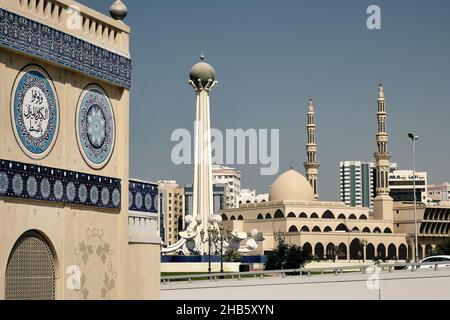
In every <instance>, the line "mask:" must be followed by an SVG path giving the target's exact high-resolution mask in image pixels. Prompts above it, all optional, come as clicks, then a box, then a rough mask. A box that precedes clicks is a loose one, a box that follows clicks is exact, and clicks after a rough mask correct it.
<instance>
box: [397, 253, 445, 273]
mask: <svg viewBox="0 0 450 320" xmlns="http://www.w3.org/2000/svg"><path fill="white" fill-rule="evenodd" d="M445 262H447V263H445ZM420 263H421V264H424V265H421V266H420V267H419V269H433V268H434V267H435V263H439V265H438V268H450V256H431V257H427V258H425V259H423V260H421V261H420ZM411 268H412V267H411V266H409V267H406V268H405V269H408V270H411Z"/></svg>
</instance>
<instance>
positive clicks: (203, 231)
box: [200, 230, 211, 274]
mask: <svg viewBox="0 0 450 320" xmlns="http://www.w3.org/2000/svg"><path fill="white" fill-rule="evenodd" d="M200 237H201V242H202V243H206V242H208V274H211V230H208V237H207V238H206V239H205V230H202V231H200Z"/></svg>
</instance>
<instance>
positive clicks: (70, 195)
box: [66, 182, 77, 202]
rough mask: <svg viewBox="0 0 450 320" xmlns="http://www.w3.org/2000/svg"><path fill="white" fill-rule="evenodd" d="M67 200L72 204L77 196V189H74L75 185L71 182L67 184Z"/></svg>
mask: <svg viewBox="0 0 450 320" xmlns="http://www.w3.org/2000/svg"><path fill="white" fill-rule="evenodd" d="M66 192H67V200H69V202H73V201H74V200H75V197H76V194H77V189H76V187H75V183H73V182H69V183H68V184H67V190H66Z"/></svg>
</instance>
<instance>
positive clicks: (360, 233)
mask: <svg viewBox="0 0 450 320" xmlns="http://www.w3.org/2000/svg"><path fill="white" fill-rule="evenodd" d="M377 106H378V111H377V117H378V133H377V145H378V150H377V152H376V153H375V154H374V156H375V160H376V166H377V177H376V186H377V187H376V190H377V197H376V198H375V199H374V208H373V212H371V211H370V209H369V208H360V207H350V206H347V205H345V204H344V203H341V202H327V201H321V200H319V195H318V183H317V181H318V180H317V178H318V174H319V161H318V159H317V143H316V138H315V131H316V125H315V111H314V106H313V102H312V100H310V101H309V105H308V113H307V117H308V121H307V145H306V150H307V161H306V163H305V164H304V166H305V169H306V177H304V176H303V175H301V174H300V173H299V172H297V171H295V170H293V169H291V170H288V171H287V172H285V173H283V174H282V175H281V176H279V177H278V178H277V179H276V180H275V182H274V183H273V184H272V186H271V188H270V194H269V201H268V202H261V203H250V204H242V205H241V206H240V208H239V209H228V210H223V211H222V212H221V213H222V220H223V221H224V225H225V227H226V228H231V229H232V230H235V229H238V230H243V231H245V232H247V233H250V232H251V231H252V230H253V229H257V230H258V231H260V232H262V233H263V235H264V238H265V241H264V242H263V243H262V246H263V248H262V249H261V250H260V252H259V254H263V253H266V252H267V251H271V250H273V249H274V248H275V247H276V246H277V244H278V242H279V241H280V240H284V241H285V242H286V243H289V244H296V245H299V246H301V247H302V248H303V249H304V250H307V251H308V252H310V253H311V254H312V255H314V256H316V257H317V258H319V259H333V260H335V259H338V260H347V261H365V260H372V259H373V258H374V257H381V258H382V259H384V260H390V261H405V260H414V259H415V252H414V251H415V250H414V235H415V231H414V220H413V218H412V217H413V211H414V210H413V209H414V206H413V204H408V203H395V204H394V202H393V200H392V198H391V197H390V196H389V180H388V179H389V166H390V159H391V154H390V153H389V151H388V140H389V139H388V138H389V135H388V133H387V112H386V101H385V96H384V88H383V86H382V85H380V87H379V91H378V100H377ZM417 215H418V219H417V221H418V226H419V227H418V232H419V233H418V237H419V258H423V257H424V256H426V255H429V254H431V253H432V252H433V250H434V249H435V248H436V245H437V244H439V242H441V241H442V240H443V239H444V238H446V237H449V236H450V208H448V207H430V208H427V207H426V206H422V205H420V207H419V208H418V209H417Z"/></svg>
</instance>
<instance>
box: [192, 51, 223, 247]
mask: <svg viewBox="0 0 450 320" xmlns="http://www.w3.org/2000/svg"><path fill="white" fill-rule="evenodd" d="M200 60H201V61H200V62H199V63H197V64H196V65H194V66H193V67H192V69H191V73H190V80H189V83H190V85H191V86H192V87H193V88H194V90H195V92H196V94H197V103H196V114H197V115H196V122H195V163H194V165H195V168H194V190H193V191H194V192H193V196H194V199H193V218H194V219H195V221H196V223H197V228H196V229H197V232H198V235H197V238H198V239H197V243H199V241H198V240H200V233H201V232H202V231H203V232H204V233H205V234H206V236H208V230H212V229H217V227H218V226H217V224H218V223H220V222H221V217H220V216H215V215H214V209H213V183H212V160H211V117H210V104H209V93H210V92H211V90H212V88H213V87H214V86H215V85H216V84H217V81H215V78H216V72H215V70H214V68H213V67H212V66H211V65H209V64H208V63H206V62H205V61H204V60H205V56H204V55H201V56H200ZM206 250H208V249H207V248H206V245H205V246H201V247H200V250H199V252H200V254H204V253H205V251H206Z"/></svg>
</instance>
